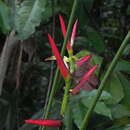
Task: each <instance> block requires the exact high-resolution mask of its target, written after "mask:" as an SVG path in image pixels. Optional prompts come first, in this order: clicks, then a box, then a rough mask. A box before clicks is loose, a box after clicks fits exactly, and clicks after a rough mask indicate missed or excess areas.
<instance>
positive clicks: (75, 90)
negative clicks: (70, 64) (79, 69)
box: [71, 65, 98, 94]
mask: <svg viewBox="0 0 130 130" xmlns="http://www.w3.org/2000/svg"><path fill="white" fill-rule="evenodd" d="M97 67H98V65H95V66H93V67H92V68H91V69H90V70H89V71H88V72H87V73H86V74H85V75H84V76H83V77H82V78H81V80H80V81H79V83H78V85H77V86H76V87H75V88H73V89H72V90H71V93H72V94H77V93H78V92H79V91H80V89H81V88H82V86H83V85H84V84H85V83H86V81H88V80H89V78H90V76H91V75H92V74H93V73H94V71H95V70H96V69H97Z"/></svg>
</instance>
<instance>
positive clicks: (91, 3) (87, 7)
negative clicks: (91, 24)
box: [83, 0, 94, 11]
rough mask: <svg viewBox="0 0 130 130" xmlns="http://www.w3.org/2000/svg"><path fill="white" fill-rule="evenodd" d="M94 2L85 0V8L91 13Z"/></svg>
mask: <svg viewBox="0 0 130 130" xmlns="http://www.w3.org/2000/svg"><path fill="white" fill-rule="evenodd" d="M93 2H94V0H83V4H84V5H85V7H86V9H87V10H88V11H91V9H92V6H93Z"/></svg>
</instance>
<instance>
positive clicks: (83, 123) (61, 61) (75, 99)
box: [25, 15, 130, 130]
mask: <svg viewBox="0 0 130 130" xmlns="http://www.w3.org/2000/svg"><path fill="white" fill-rule="evenodd" d="M59 20H60V24H61V30H62V33H63V37H64V38H66V27H65V23H64V20H63V18H62V16H61V15H60V16H59ZM77 24H78V20H76V22H75V23H74V26H73V29H72V35H71V39H70V40H68V41H66V43H67V44H66V48H67V52H68V57H67V56H63V58H62V56H61V55H60V53H59V51H58V48H57V46H56V43H55V41H54V39H53V38H52V36H51V35H50V34H48V39H49V43H50V46H51V48H52V52H53V54H54V56H52V57H49V58H47V59H46V61H47V60H56V62H57V65H58V68H59V70H60V74H61V75H62V77H63V79H64V84H65V87H64V86H63V89H64V95H63V98H62V100H61V103H60V104H61V105H60V106H61V108H60V113H59V115H60V117H59V118H58V119H56V120H52V119H50V120H47V119H46V118H45V119H43V120H26V121H25V122H26V123H29V124H36V125H41V126H44V127H41V130H42V129H46V128H45V127H46V126H51V127H59V128H60V129H66V130H73V129H77V128H78V129H79V130H86V129H90V128H91V127H90V128H89V126H88V122H89V118H90V116H91V114H92V112H93V111H94V112H95V114H97V115H98V114H99V115H101V116H104V117H105V120H107V118H109V119H110V120H115V118H116V115H115V113H114V112H113V109H114V108H115V106H116V107H118V106H120V107H121V108H120V107H119V108H117V111H120V110H121V111H122V112H123V113H124V114H123V116H128V115H130V112H129V110H127V108H126V107H124V106H123V105H121V104H120V102H119V101H120V100H119V101H117V99H116V98H115V97H114V96H113V95H112V93H113V92H112V93H111V92H109V91H108V90H104V87H105V86H106V84H105V83H106V81H107V79H108V78H109V77H110V74H111V73H112V71H113V70H114V69H115V66H116V64H117V63H118V59H119V56H120V55H121V53H122V52H123V50H124V48H125V46H126V44H127V42H128V40H129V38H130V32H129V33H128V35H127V36H126V38H125V39H124V41H123V43H122V45H121V47H120V48H119V50H118V52H117V54H116V55H115V57H114V59H113V61H112V62H111V64H110V66H109V68H108V69H107V71H106V73H105V74H103V75H101V83H100V85H99V72H100V67H101V64H102V58H101V57H99V56H96V55H94V54H91V53H90V52H88V51H81V52H79V53H77V54H75V53H74V50H73V46H74V42H75V36H76V29H77ZM65 40H66V39H65ZM94 71H95V73H94ZM57 80H58V79H57ZM51 100H52V99H51ZM53 100H54V99H53ZM49 105H50V104H49ZM47 114H49V112H48V113H47ZM127 114H128V115H127ZM123 116H121V117H123ZM101 118H102V117H101ZM128 120H129V119H128ZM128 120H127V121H128ZM73 123H74V124H75V125H76V126H74V125H73ZM102 129H103V128H102Z"/></svg>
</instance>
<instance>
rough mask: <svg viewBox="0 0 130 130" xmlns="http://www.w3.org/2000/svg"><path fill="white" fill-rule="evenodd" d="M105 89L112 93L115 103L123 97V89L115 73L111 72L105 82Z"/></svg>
mask: <svg viewBox="0 0 130 130" xmlns="http://www.w3.org/2000/svg"><path fill="white" fill-rule="evenodd" d="M105 89H106V90H107V91H108V92H109V93H110V94H111V95H112V97H113V98H114V101H115V103H119V102H120V101H121V100H122V99H123V97H124V91H123V86H122V83H121V81H120V79H119V77H118V75H117V73H114V72H113V73H112V74H111V75H110V77H109V79H108V81H107V82H106V87H105Z"/></svg>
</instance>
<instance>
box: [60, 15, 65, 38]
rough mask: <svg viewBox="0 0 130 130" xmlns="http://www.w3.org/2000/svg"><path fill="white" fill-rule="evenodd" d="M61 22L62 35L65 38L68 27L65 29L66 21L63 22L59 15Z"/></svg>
mask: <svg viewBox="0 0 130 130" xmlns="http://www.w3.org/2000/svg"><path fill="white" fill-rule="evenodd" d="M59 20H60V25H61V30H62V34H63V36H64V38H65V37H66V27H65V22H64V20H63V18H62V16H61V15H59Z"/></svg>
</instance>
